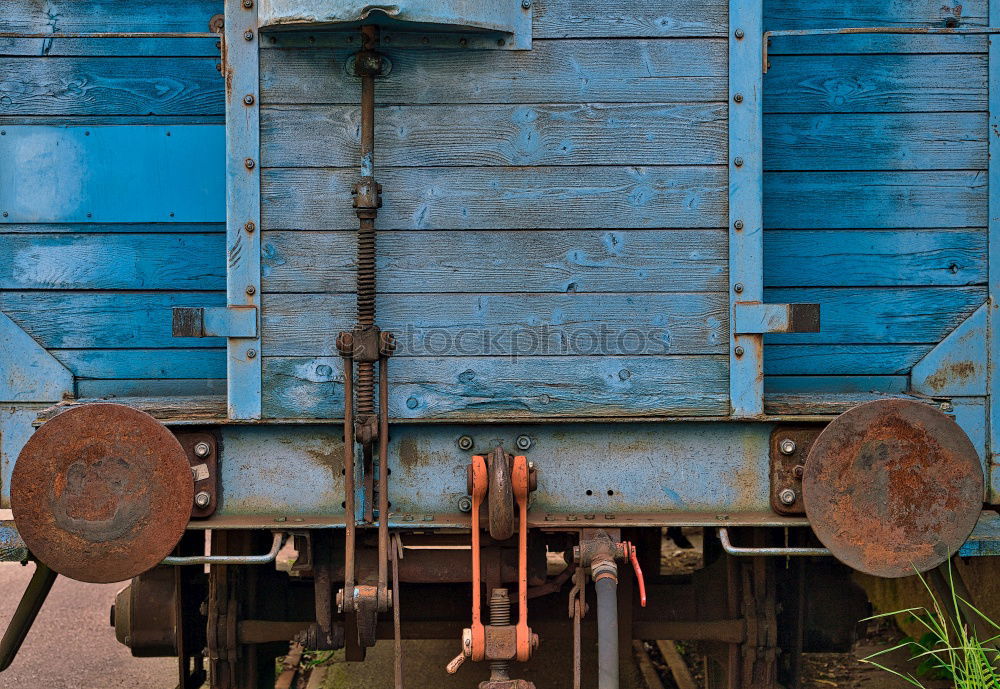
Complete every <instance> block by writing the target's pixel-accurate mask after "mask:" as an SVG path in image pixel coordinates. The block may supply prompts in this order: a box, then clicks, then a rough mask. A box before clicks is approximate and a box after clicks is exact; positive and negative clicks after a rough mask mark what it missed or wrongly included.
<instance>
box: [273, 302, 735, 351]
mask: <svg viewBox="0 0 1000 689" xmlns="http://www.w3.org/2000/svg"><path fill="white" fill-rule="evenodd" d="M727 310H728V302H727V298H726V295H725V294H724V293H715V294H705V293H702V294H678V293H674V294H644V295H632V294H604V295H583V294H580V295H574V294H484V295H476V294H440V295H435V296H434V297H432V298H429V297H428V296H426V295H422V294H400V295H388V296H383V297H380V298H379V299H378V313H379V318H378V320H379V325H380V326H381V327H382V329H384V330H391V331H393V332H394V333H395V335H396V339H397V340H398V342H399V346H398V348H397V350H396V355H397V357H400V358H402V357H407V356H410V357H412V356H447V355H461V356H476V355H484V356H485V355H492V356H496V357H498V358H503V357H507V356H552V355H569V354H578V355H590V356H611V355H631V356H635V355H640V354H641V355H659V354H715V353H720V352H725V351H726V343H727V338H728V332H727V328H728V319H727V318H726V316H727ZM354 318H355V315H354V298H353V297H352V296H351V295H346V294H345V295H320V294H294V295H291V294H265V295H264V303H263V312H262V314H261V328H262V330H263V352H264V354H265V355H266V356H332V355H336V353H337V348H336V337H337V333H338V332H339V331H341V330H344V329H346V328H350V327H351V326H352V324H353V323H354Z"/></svg>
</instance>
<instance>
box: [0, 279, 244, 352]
mask: <svg viewBox="0 0 1000 689" xmlns="http://www.w3.org/2000/svg"><path fill="white" fill-rule="evenodd" d="M225 303H226V297H225V294H224V293H221V292H173V293H142V292H138V293H137V292H77V291H64V290H60V291H56V290H46V291H29V292H14V291H0V311H3V312H4V313H6V314H7V315H8V316H10V318H11V319H12V320H14V321H15V322H16V323H17V324H18V325H20V326H21V328H23V329H24V330H25V331H26V332H27V333H28V334H29V335H31V336H32V337H34V338H35V340H37V341H38V342H39V344H41V345H42V346H43V347H45V348H46V349H61V348H71V349H105V348H112V349H119V348H129V347H133V348H160V347H182V348H188V347H219V346H223V345H224V344H225V340H223V339H221V338H211V337H205V338H194V337H173V335H172V333H171V324H172V314H171V309H172V308H173V307H174V306H223V305H225Z"/></svg>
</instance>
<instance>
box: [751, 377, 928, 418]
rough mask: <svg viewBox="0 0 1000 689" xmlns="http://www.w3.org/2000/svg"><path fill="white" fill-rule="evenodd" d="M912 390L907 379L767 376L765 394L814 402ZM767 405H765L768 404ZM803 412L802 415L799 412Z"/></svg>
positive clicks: (765, 378)
mask: <svg viewBox="0 0 1000 689" xmlns="http://www.w3.org/2000/svg"><path fill="white" fill-rule="evenodd" d="M909 387H910V379H909V377H907V376H765V377H764V393H765V394H770V395H800V396H803V397H812V398H814V399H816V398H819V397H822V396H824V395H842V394H858V393H861V394H865V393H884V394H902V393H905V392H906V391H907V390H908V389H909ZM765 406H766V405H765ZM798 413H802V412H798Z"/></svg>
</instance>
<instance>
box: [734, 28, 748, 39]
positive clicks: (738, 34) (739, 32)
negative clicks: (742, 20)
mask: <svg viewBox="0 0 1000 689" xmlns="http://www.w3.org/2000/svg"><path fill="white" fill-rule="evenodd" d="M733 35H734V36H736V38H737V39H742V38H743V37H744V36H745V35H746V34H745V33H743V29H736V31H735V32H734V33H733Z"/></svg>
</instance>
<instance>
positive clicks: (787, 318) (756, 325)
mask: <svg viewBox="0 0 1000 689" xmlns="http://www.w3.org/2000/svg"><path fill="white" fill-rule="evenodd" d="M818 332H819V304H761V303H758V302H736V303H735V304H734V305H733V334H735V335H759V334H764V333H818Z"/></svg>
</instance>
